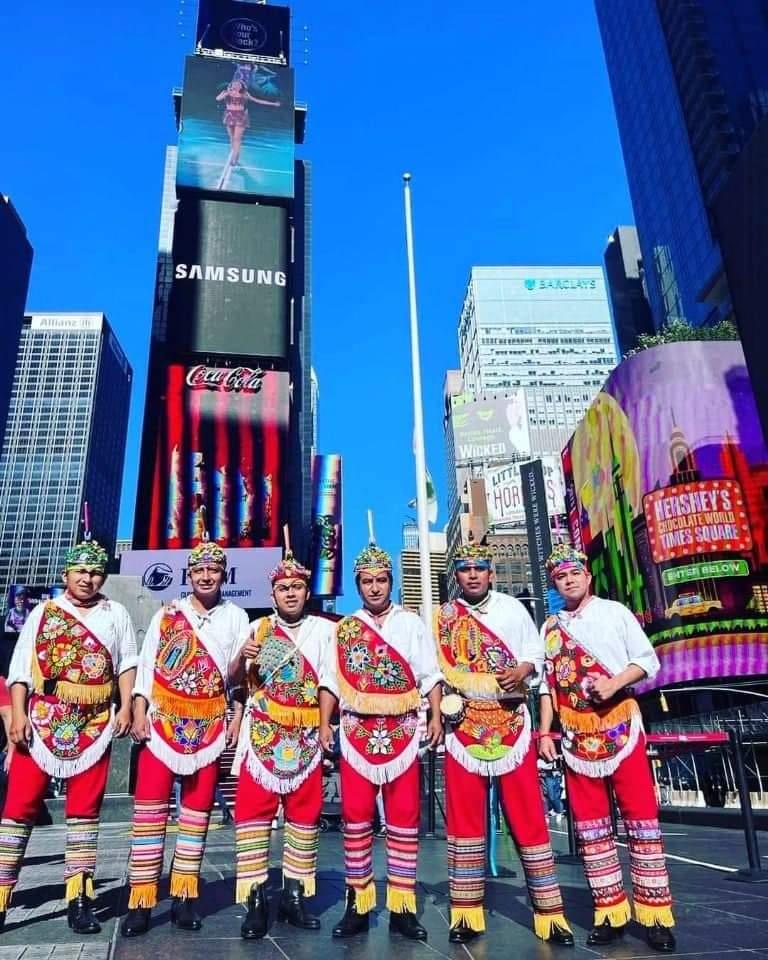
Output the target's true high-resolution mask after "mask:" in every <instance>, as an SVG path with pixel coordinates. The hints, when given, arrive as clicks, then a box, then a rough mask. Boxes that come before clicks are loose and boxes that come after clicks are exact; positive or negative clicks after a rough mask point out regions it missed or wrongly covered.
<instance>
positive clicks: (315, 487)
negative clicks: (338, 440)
mask: <svg viewBox="0 0 768 960" xmlns="http://www.w3.org/2000/svg"><path fill="white" fill-rule="evenodd" d="M341 475H342V469H341V456H340V455H339V454H338V453H318V454H316V455H315V457H314V459H313V461H312V560H311V567H312V584H311V588H312V594H313V596H315V597H338V596H340V594H341V592H342V588H341V581H342V575H343V560H342V536H341V530H342V526H341Z"/></svg>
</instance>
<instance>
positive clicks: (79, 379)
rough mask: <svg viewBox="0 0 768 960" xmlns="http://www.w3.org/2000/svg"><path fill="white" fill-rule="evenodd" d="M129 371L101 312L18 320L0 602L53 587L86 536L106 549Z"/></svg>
mask: <svg viewBox="0 0 768 960" xmlns="http://www.w3.org/2000/svg"><path fill="white" fill-rule="evenodd" d="M132 379H133V372H132V370H131V367H130V365H129V363H128V361H127V360H126V357H125V354H124V353H123V351H122V348H121V347H120V345H119V343H118V342H117V339H116V338H115V335H114V333H113V332H112V329H111V328H110V326H109V323H108V322H107V319H106V317H105V316H104V315H103V314H100V313H54V314H31V315H29V316H26V317H25V318H24V323H23V326H22V331H21V340H20V344H19V351H18V356H17V359H16V372H15V376H14V382H13V390H12V393H11V404H10V410H9V416H8V424H7V429H6V434H5V439H4V442H3V447H2V454H0V598H2V602H3V603H5V598H6V597H7V595H8V588H9V586H10V585H11V584H25V585H30V586H45V585H48V584H55V583H58V582H59V581H60V578H61V568H62V563H63V560H64V554H65V552H66V551H67V549H68V548H69V547H71V546H72V544H73V543H75V542H76V541H77V539H78V538H79V536H81V535H82V533H83V526H82V517H83V504H84V502H87V503H88V506H89V515H90V526H91V532H92V534H93V537H94V539H96V540H98V541H99V542H100V543H102V544H103V545H104V546H105V547H106V548H107V550H108V551H110V553H111V552H112V551H113V550H114V546H115V538H116V533H117V520H118V513H119V507H120V488H121V485H122V478H123V465H124V460H125V444H126V436H127V430H128V411H129V406H130V395H131V383H132Z"/></svg>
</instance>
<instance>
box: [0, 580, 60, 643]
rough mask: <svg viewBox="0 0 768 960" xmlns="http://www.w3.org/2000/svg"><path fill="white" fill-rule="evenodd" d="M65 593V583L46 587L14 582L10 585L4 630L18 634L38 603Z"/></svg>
mask: <svg viewBox="0 0 768 960" xmlns="http://www.w3.org/2000/svg"><path fill="white" fill-rule="evenodd" d="M62 593H64V584H63V583H56V584H51V585H48V586H45V587H28V586H27V585H26V584H23V583H12V584H11V585H10V586H9V587H8V602H7V607H6V614H5V617H4V620H3V630H4V632H5V633H8V634H12V635H13V634H17V633H20V632H21V628H22V627H23V626H24V624H25V623H26V622H27V617H28V616H29V614H30V613H31V612H32V610H33V609H34V608H35V607H36V606H37V605H38V603H45V601H46V600H51V599H53V597H60V596H61V595H62Z"/></svg>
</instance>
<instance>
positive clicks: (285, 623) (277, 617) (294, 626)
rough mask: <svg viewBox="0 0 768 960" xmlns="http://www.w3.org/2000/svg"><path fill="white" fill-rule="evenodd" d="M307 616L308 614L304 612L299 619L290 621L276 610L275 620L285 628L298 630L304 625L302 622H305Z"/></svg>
mask: <svg viewBox="0 0 768 960" xmlns="http://www.w3.org/2000/svg"><path fill="white" fill-rule="evenodd" d="M307 616H308V614H306V613H304V614H302V615H301V617H299V619H298V620H293V621H289V620H283V618H282V617H281V616H280V614H279V613H277V611H275V620H276V621H277V622H278V623H279V624H280V626H281V627H282V628H283V629H284V630H298V628H299V627H300V626H301V625H302V623H304V621H305V620H306V619H307Z"/></svg>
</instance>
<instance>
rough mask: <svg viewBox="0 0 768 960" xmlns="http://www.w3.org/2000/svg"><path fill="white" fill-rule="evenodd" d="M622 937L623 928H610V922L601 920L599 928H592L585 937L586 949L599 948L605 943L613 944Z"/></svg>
mask: <svg viewBox="0 0 768 960" xmlns="http://www.w3.org/2000/svg"><path fill="white" fill-rule="evenodd" d="M623 936H624V927H623V926H621V927H612V926H611V921H610V920H603V922H602V923H601V924H600V926H599V927H592V930H591V931H590V934H589V936H588V937H587V946H588V947H599V946H603V945H604V944H606V943H613V941H614V940H618V939H619V937H623Z"/></svg>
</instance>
